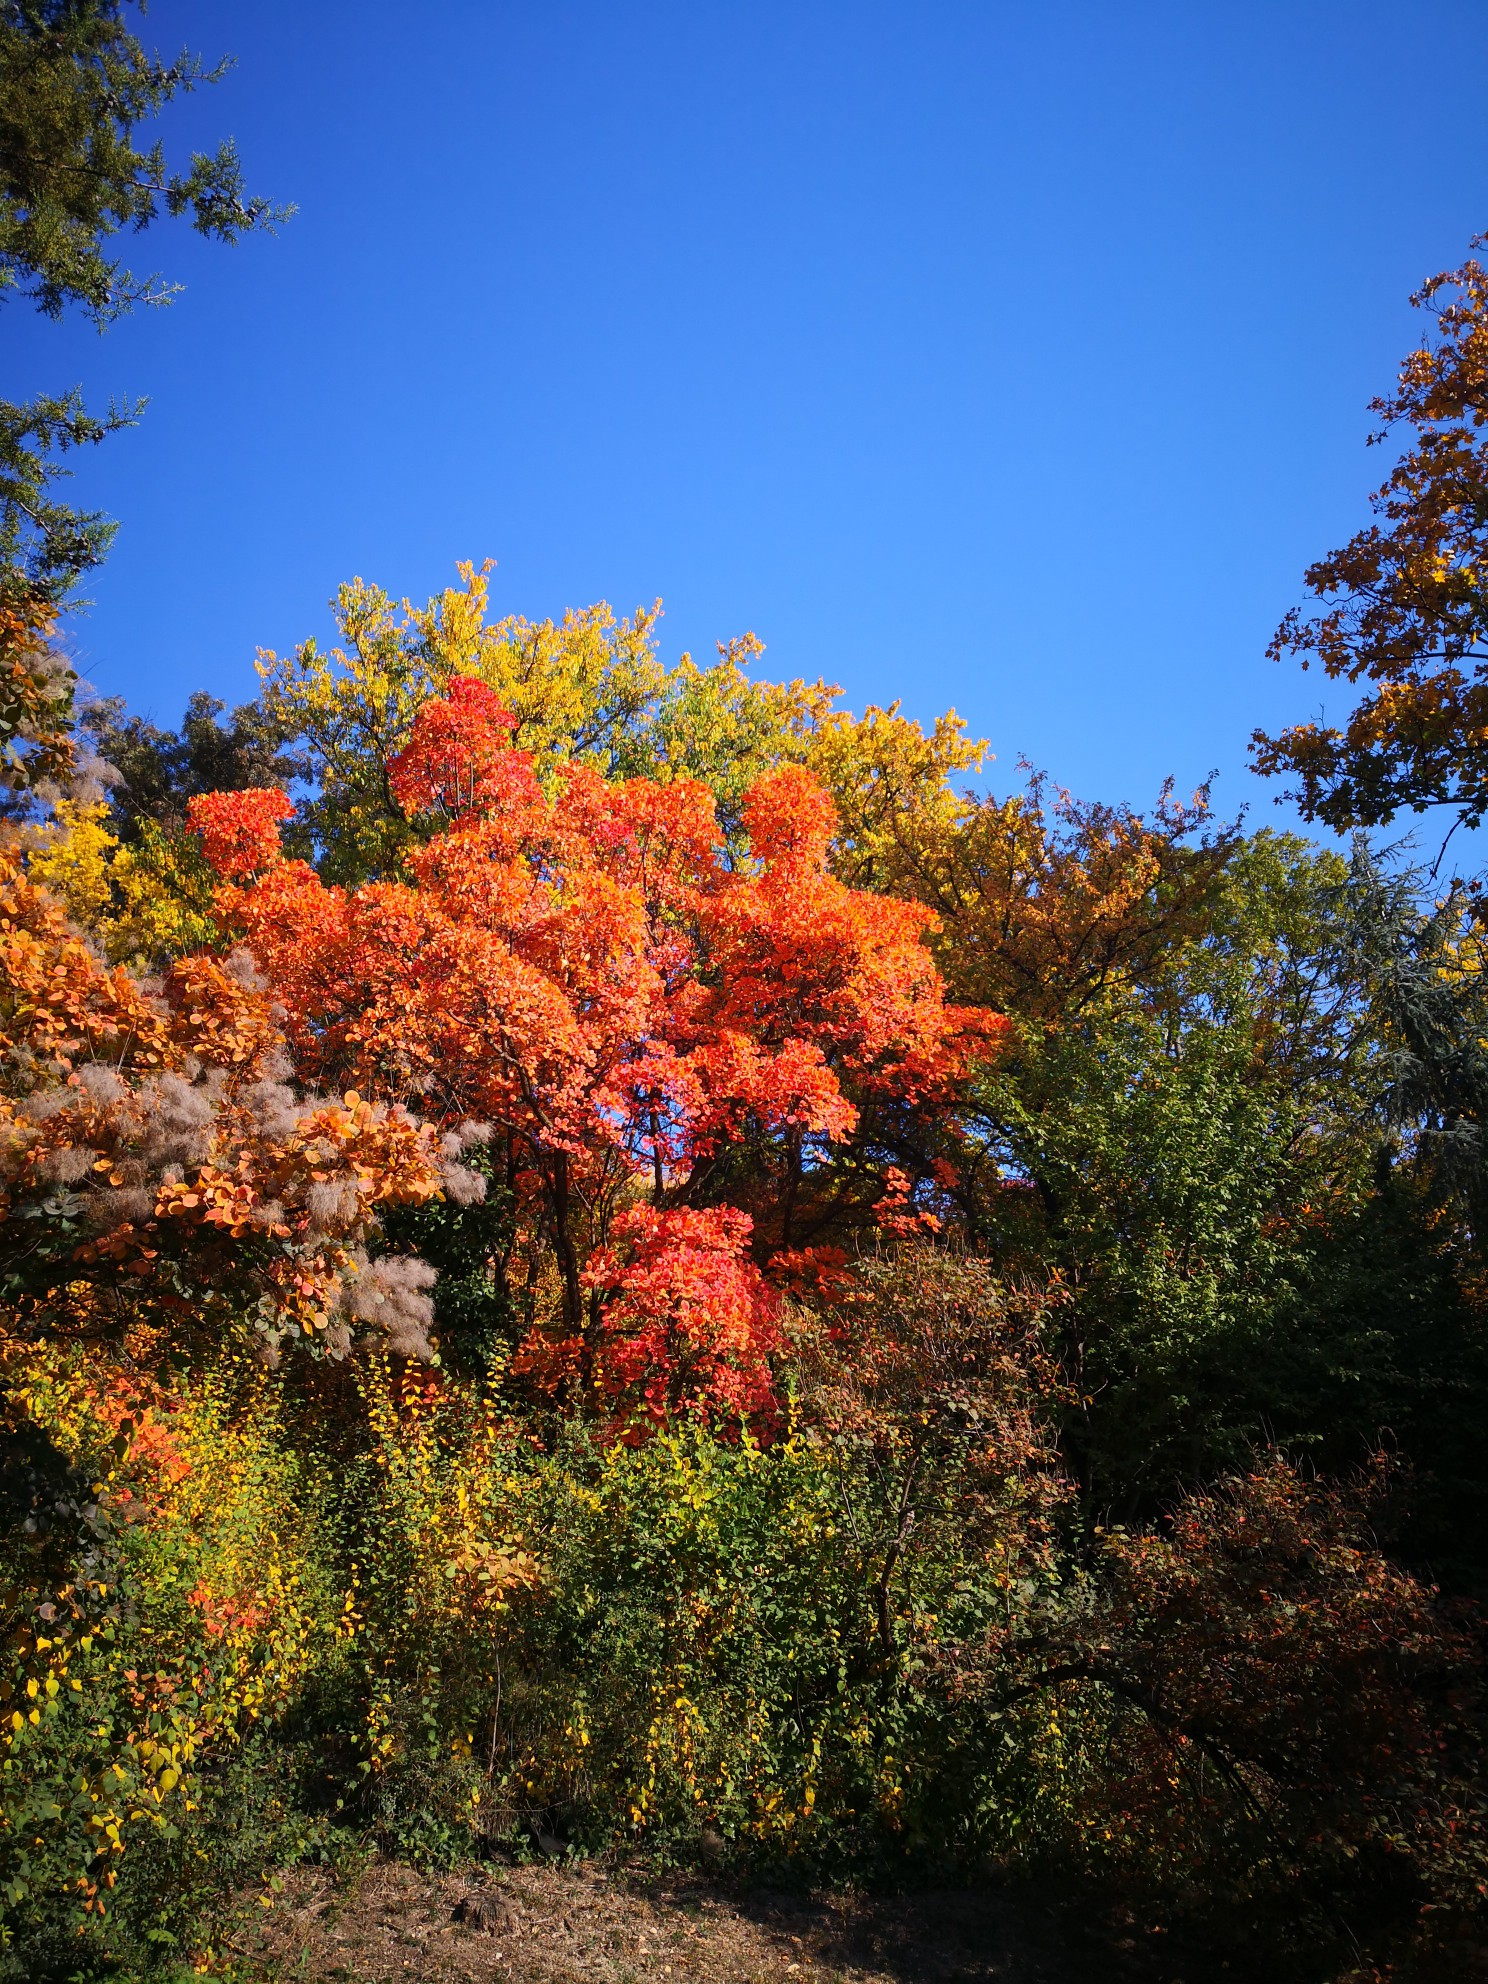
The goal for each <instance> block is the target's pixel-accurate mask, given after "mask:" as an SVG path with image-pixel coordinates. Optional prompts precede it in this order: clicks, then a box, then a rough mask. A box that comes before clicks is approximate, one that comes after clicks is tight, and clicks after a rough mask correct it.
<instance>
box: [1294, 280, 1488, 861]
mask: <svg viewBox="0 0 1488 1984" xmlns="http://www.w3.org/2000/svg"><path fill="white" fill-rule="evenodd" d="M1473 245H1474V246H1475V247H1476V246H1478V245H1480V244H1479V242H1478V241H1475V242H1474V244H1473ZM1411 302H1412V303H1413V304H1414V305H1415V307H1416V308H1417V309H1422V310H1426V311H1428V312H1429V313H1430V314H1431V315H1432V316H1433V317H1434V319H1435V323H1436V333H1437V334H1436V338H1435V341H1434V342H1428V341H1426V340H1424V339H1423V342H1422V344H1421V347H1420V349H1418V350H1416V351H1414V352H1412V353H1411V354H1410V356H1409V357H1408V358H1407V359H1406V360H1405V363H1404V364H1403V365H1402V367H1401V369H1400V379H1399V383H1398V385H1397V387H1396V389H1395V391H1394V392H1393V393H1389V394H1385V395H1383V396H1382V397H1380V398H1379V399H1376V400H1374V401H1373V402H1372V403H1371V405H1372V411H1373V412H1374V413H1375V414H1376V415H1377V416H1378V417H1379V419H1380V421H1381V423H1382V425H1381V427H1380V430H1379V431H1378V432H1377V433H1376V434H1375V435H1374V436H1373V437H1372V439H1373V440H1374V441H1375V442H1376V443H1383V442H1384V441H1386V440H1387V439H1389V438H1390V436H1391V435H1392V433H1393V431H1394V430H1395V429H1396V428H1399V427H1404V428H1405V429H1406V430H1407V434H1408V439H1407V443H1406V446H1405V447H1404V449H1403V451H1402V452H1401V455H1400V458H1399V460H1398V461H1397V462H1396V463H1395V465H1394V467H1393V468H1392V469H1391V470H1390V473H1389V475H1388V476H1387V477H1386V479H1385V481H1384V482H1383V483H1382V484H1381V485H1380V487H1379V488H1378V489H1377V490H1376V491H1375V493H1374V495H1373V497H1372V499H1371V502H1372V507H1373V509H1374V512H1375V515H1376V518H1377V519H1378V521H1377V522H1375V523H1373V524H1371V525H1369V526H1368V527H1367V528H1366V529H1364V530H1362V531H1360V532H1358V533H1357V535H1355V536H1354V537H1352V538H1351V539H1350V540H1349V542H1348V543H1347V544H1346V545H1344V546H1343V547H1342V549H1340V550H1338V551H1335V552H1332V553H1330V554H1329V555H1328V556H1327V557H1326V558H1322V559H1320V560H1319V561H1318V562H1317V563H1316V564H1314V565H1311V566H1309V568H1308V571H1307V575H1306V582H1307V587H1308V590H1309V591H1310V592H1311V593H1312V594H1313V595H1314V597H1315V598H1316V599H1317V600H1318V601H1320V602H1321V606H1320V610H1318V611H1317V612H1314V613H1311V614H1307V613H1304V611H1303V610H1302V609H1300V608H1293V610H1292V611H1291V612H1290V613H1289V614H1288V615H1287V617H1286V618H1285V620H1283V621H1282V623H1281V626H1280V627H1279V628H1278V630H1277V632H1276V634H1275V636H1274V638H1273V640H1272V642H1271V649H1270V652H1271V654H1272V656H1273V657H1275V658H1278V659H1279V658H1280V657H1281V656H1282V655H1286V654H1295V655H1299V656H1300V657H1301V658H1302V665H1303V667H1304V668H1306V667H1309V666H1310V665H1311V663H1312V662H1313V661H1314V660H1316V661H1318V662H1319V663H1320V664H1321V665H1322V668H1323V672H1324V673H1325V674H1326V675H1327V676H1328V677H1329V678H1330V679H1331V680H1333V681H1337V682H1343V683H1350V684H1364V685H1365V693H1364V694H1363V696H1362V697H1361V699H1360V701H1359V703H1358V705H1357V706H1356V708H1355V709H1354V711H1353V714H1352V715H1351V716H1350V717H1349V719H1348V721H1347V723H1346V724H1344V725H1343V726H1342V727H1339V726H1337V725H1330V724H1323V723H1303V724H1295V725H1293V726H1292V727H1291V728H1290V729H1287V730H1283V731H1281V732H1279V733H1278V734H1277V735H1275V736H1270V735H1268V734H1267V733H1265V732H1263V731H1257V732H1256V734H1255V753H1256V769H1257V771H1259V772H1262V773H1278V772H1279V773H1282V774H1284V775H1290V776H1292V777H1294V778H1295V779H1296V780H1297V784H1296V786H1295V787H1294V789H1293V791H1292V793H1291V796H1292V797H1294V798H1295V799H1296V800H1297V801H1298V803H1299V805H1300V806H1301V808H1302V811H1303V814H1304V816H1305V817H1306V818H1308V819H1317V820H1322V821H1324V822H1325V823H1326V824H1327V825H1329V826H1331V827H1334V828H1339V829H1342V828H1346V827H1350V826H1365V827H1368V826H1377V825H1383V824H1386V823H1388V822H1389V821H1390V820H1392V819H1393V818H1394V817H1395V815H1396V814H1397V813H1398V812H1400V811H1402V810H1409V811H1413V812H1418V813H1419V812H1423V811H1424V810H1425V809H1426V808H1427V807H1430V806H1448V807H1450V808H1452V809H1453V811H1454V812H1455V814H1456V816H1457V818H1458V819H1459V820H1461V821H1464V822H1465V823H1467V824H1468V825H1470V826H1475V825H1476V824H1477V823H1478V822H1479V821H1480V820H1481V819H1482V818H1483V815H1484V812H1485V810H1488V747H1485V744H1484V739H1485V737H1488V605H1485V592H1484V586H1483V573H1484V557H1485V545H1488V538H1485V531H1488V522H1485V519H1488V439H1485V435H1484V431H1483V429H1484V422H1485V420H1488V270H1485V269H1484V268H1483V266H1482V265H1481V263H1479V262H1477V261H1476V260H1469V261H1467V262H1465V263H1464V264H1463V265H1462V267H1461V268H1459V269H1454V270H1448V271H1443V272H1442V273H1440V274H1438V275H1434V276H1432V277H1431V278H1430V280H1429V281H1428V282H1426V283H1424V284H1423V285H1422V287H1421V288H1420V289H1419V290H1418V291H1417V292H1416V294H1415V295H1414V296H1413V297H1412V298H1411Z"/></svg>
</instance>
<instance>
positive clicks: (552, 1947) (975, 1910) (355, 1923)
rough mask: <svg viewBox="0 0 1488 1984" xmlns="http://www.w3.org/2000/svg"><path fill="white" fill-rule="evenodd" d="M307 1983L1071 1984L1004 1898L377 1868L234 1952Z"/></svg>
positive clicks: (561, 1870)
mask: <svg viewBox="0 0 1488 1984" xmlns="http://www.w3.org/2000/svg"><path fill="white" fill-rule="evenodd" d="M233 1953H234V1954H235V1955H236V1956H237V1957H238V1958H239V1960H240V1962H242V1963H243V1965H244V1967H245V1968H246V1969H248V1970H249V1972H250V1973H252V1974H256V1975H258V1976H260V1977H267V1978H273V1979H276V1980H278V1979H284V1980H288V1979H304V1980H306V1984H330V1980H333V1979H334V1980H338V1984H345V1980H352V1979H354V1980H356V1984H385V1981H386V1980H393V1981H394V1984H402V1981H403V1980H415V1979H417V1980H426V1984H456V1980H459V1984H467V1981H468V1984H497V1980H501V1984H581V1980H582V1981H584V1984H587V1980H593V1981H594V1984H640V1980H642V1979H670V1980H672V1984H953V1981H955V1984H1073V1980H1074V1979H1075V1978H1076V1977H1077V1976H1078V1975H1079V1974H1080V1970H1081V1969H1083V1966H1080V1967H1076V1966H1074V1965H1072V1964H1071V1963H1070V1962H1069V1961H1068V1959H1067V1958H1065V1957H1063V1956H1062V1955H1061V1952H1060V1946H1059V1938H1058V1935H1057V1932H1056V1931H1055V1929H1054V1927H1053V1926H1052V1924H1050V1923H1049V1922H1048V1921H1046V1920H1042V1919H1040V1918H1039V1917H1038V1916H1037V1915H1035V1914H1033V1913H1031V1912H1030V1911H1028V1910H1022V1909H1019V1908H1017V1907H1016V1906H1015V1905H1014V1904H1013V1903H1012V1902H1010V1901H1009V1900H1007V1899H1006V1898H1005V1897H999V1896H998V1895H996V1894H995V1893H990V1892H984V1893H981V1894H968V1893H965V1892H960V1891H956V1892H948V1893H927V1892H921V1893H917V1894H915V1895H912V1896H906V1897H894V1898H885V1897H866V1896H847V1895H839V1894H831V1895H820V1894H818V1895H806V1894H782V1893H774V1892H768V1891H764V1890H759V1889H746V1888H743V1887H737V1886H734V1885H731V1884H728V1883H725V1882H721V1881H710V1880H707V1879H705V1878H700V1877H693V1876H672V1877H670V1878H663V1877H659V1876H657V1875H655V1874H654V1873H650V1872H647V1871H646V1870H644V1869H638V1868H626V1867H623V1866H621V1867H610V1868H606V1867H603V1866H601V1865H599V1864H598V1863H596V1862H587V1863H584V1864H581V1865H579V1866H574V1867H567V1866H534V1867H515V1868H504V1869H500V1870H496V1871H495V1872H492V1873H487V1872H484V1871H482V1872H479V1873H477V1874H475V1875H472V1876H471V1877H468V1878H462V1877H459V1876H447V1877H435V1876H425V1875H420V1874H418V1873H416V1872H414V1871H413V1870H412V1869H411V1868H408V1867H405V1866H401V1865H399V1864H397V1863H395V1862H391V1861H377V1862H374V1863H373V1864H372V1866H370V1867H369V1868H368V1869H367V1870H366V1872H365V1873H364V1874H362V1875H361V1876H360V1877H359V1878H357V1879H356V1880H354V1881H352V1882H350V1883H348V1884H347V1885H345V1886H342V1885H339V1884H338V1883H337V1882H336V1881H335V1880H334V1879H333V1878H331V1877H330V1876H329V1875H325V1874H321V1873H316V1872H296V1873H294V1874H290V1875H286V1876H285V1878H284V1889H283V1893H282V1894H281V1895H280V1896H279V1897H278V1898H277V1900H276V1903H275V1905H274V1907H273V1908H272V1909H260V1910H258V1911H256V1912H255V1916H254V1919H253V1920H252V1921H251V1922H250V1923H248V1924H247V1925H246V1926H245V1927H244V1928H243V1929H242V1930H241V1931H240V1933H239V1934H238V1935H237V1936H236V1937H235V1938H234V1939H233Z"/></svg>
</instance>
